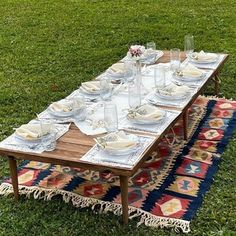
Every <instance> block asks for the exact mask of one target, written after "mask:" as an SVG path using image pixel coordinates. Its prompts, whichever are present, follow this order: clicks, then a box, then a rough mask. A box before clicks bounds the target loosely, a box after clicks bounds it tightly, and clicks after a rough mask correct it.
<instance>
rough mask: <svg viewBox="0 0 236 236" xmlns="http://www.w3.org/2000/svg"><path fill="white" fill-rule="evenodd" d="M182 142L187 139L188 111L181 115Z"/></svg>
mask: <svg viewBox="0 0 236 236" xmlns="http://www.w3.org/2000/svg"><path fill="white" fill-rule="evenodd" d="M183 131H184V140H187V139H188V110H186V111H185V112H184V113H183Z"/></svg>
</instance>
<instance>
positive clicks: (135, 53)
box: [127, 45, 145, 60]
mask: <svg viewBox="0 0 236 236" xmlns="http://www.w3.org/2000/svg"><path fill="white" fill-rule="evenodd" d="M144 50H145V47H144V46H141V45H132V46H131V47H130V48H129V51H128V53H127V55H128V56H129V57H131V58H132V59H135V60H139V59H140V58H141V57H142V55H143V53H144Z"/></svg>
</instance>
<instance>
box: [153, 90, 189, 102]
mask: <svg viewBox="0 0 236 236" xmlns="http://www.w3.org/2000/svg"><path fill="white" fill-rule="evenodd" d="M189 94H190V93H189V92H188V93H186V94H183V95H174V94H172V95H168V94H166V95H165V94H161V93H159V91H157V92H156V94H155V95H156V96H157V97H159V98H161V99H165V100H170V101H171V100H172V101H175V100H184V99H186V98H187V97H188V96H189Z"/></svg>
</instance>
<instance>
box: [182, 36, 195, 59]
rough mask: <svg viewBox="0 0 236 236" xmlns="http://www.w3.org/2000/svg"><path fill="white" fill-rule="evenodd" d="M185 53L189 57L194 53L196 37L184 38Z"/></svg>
mask: <svg viewBox="0 0 236 236" xmlns="http://www.w3.org/2000/svg"><path fill="white" fill-rule="evenodd" d="M184 51H185V54H186V56H187V57H188V56H189V55H191V54H192V53H193V51H194V37H193V35H185V37H184Z"/></svg>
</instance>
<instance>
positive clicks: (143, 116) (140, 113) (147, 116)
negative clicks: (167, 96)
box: [128, 104, 163, 120]
mask: <svg viewBox="0 0 236 236" xmlns="http://www.w3.org/2000/svg"><path fill="white" fill-rule="evenodd" d="M128 117H129V118H131V119H137V120H160V119H161V118H162V117H163V111H161V110H160V109H158V108H157V107H154V106H151V105H148V104H145V105H143V106H141V107H139V108H138V109H136V110H135V111H134V110H133V111H131V113H129V114H128Z"/></svg>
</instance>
